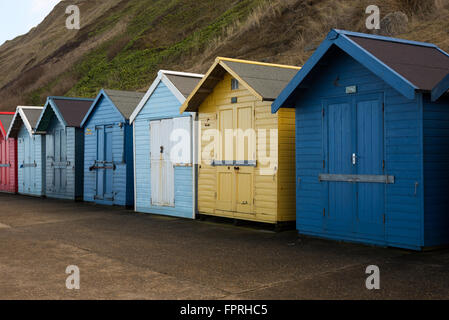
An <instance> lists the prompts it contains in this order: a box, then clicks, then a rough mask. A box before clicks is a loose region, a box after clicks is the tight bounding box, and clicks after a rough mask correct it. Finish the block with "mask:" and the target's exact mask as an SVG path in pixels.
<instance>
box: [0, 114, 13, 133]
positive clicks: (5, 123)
mask: <svg viewBox="0 0 449 320" xmlns="http://www.w3.org/2000/svg"><path fill="white" fill-rule="evenodd" d="M13 118H14V112H0V132H1V134H2V135H3V137H6V134H7V133H8V129H9V126H10V125H11V122H12V119H13Z"/></svg>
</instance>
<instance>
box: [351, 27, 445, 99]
mask: <svg viewBox="0 0 449 320" xmlns="http://www.w3.org/2000/svg"><path fill="white" fill-rule="evenodd" d="M348 38H349V39H351V40H352V41H354V42H355V43H357V44H358V45H359V46H361V47H362V48H364V49H365V50H367V51H368V52H369V53H371V54H372V55H374V56H375V57H376V58H378V59H379V60H380V61H382V62H383V63H384V64H386V65H388V66H389V67H390V68H391V69H393V70H394V71H396V72H397V73H399V74H400V75H402V76H403V77H404V78H406V79H407V80H408V81H410V82H411V83H413V84H414V85H415V86H416V87H417V88H418V89H420V90H425V91H431V90H432V89H433V88H435V86H436V85H437V84H438V83H439V82H440V81H441V80H442V79H443V78H444V77H445V76H446V75H447V74H449V56H448V55H447V54H445V53H444V52H442V51H441V50H439V49H438V48H437V47H434V46H423V45H418V44H410V43H406V42H395V41H386V40H384V39H373V38H366V37H362V36H357V35H351V36H348Z"/></svg>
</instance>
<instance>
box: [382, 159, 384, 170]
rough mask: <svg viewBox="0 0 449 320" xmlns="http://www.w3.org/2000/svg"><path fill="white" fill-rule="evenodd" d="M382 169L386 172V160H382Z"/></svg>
mask: <svg viewBox="0 0 449 320" xmlns="http://www.w3.org/2000/svg"><path fill="white" fill-rule="evenodd" d="M382 169H383V170H385V160H382Z"/></svg>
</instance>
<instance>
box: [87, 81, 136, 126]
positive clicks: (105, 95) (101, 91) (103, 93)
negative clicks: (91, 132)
mask: <svg viewBox="0 0 449 320" xmlns="http://www.w3.org/2000/svg"><path fill="white" fill-rule="evenodd" d="M101 97H105V98H106V99H108V100H109V102H111V104H112V105H113V106H114V108H115V109H116V110H117V112H118V113H119V114H120V116H121V117H122V120H123V122H126V121H127V119H126V117H125V116H124V115H123V114H122V112H121V111H120V110H118V109H117V107H116V106H115V103H114V102H113V101H112V100H111V98H109V97H108V95H107V93H106V92H105V90H104V89H101V90H100V92H99V93H98V95H97V97H96V98H95V100H94V102H92V105H91V106H90V108H89V111H87V113H86V115H85V116H84V119H83V121H82V122H81V126H80V128H84V126H85V124H86V122H87V120H88V119H89V117H90V115H91V114H92V112H93V111H94V109H95V106H96V105H97V103H98V101H100V99H101Z"/></svg>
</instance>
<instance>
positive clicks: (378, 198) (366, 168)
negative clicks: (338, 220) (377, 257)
mask: <svg viewBox="0 0 449 320" xmlns="http://www.w3.org/2000/svg"><path fill="white" fill-rule="evenodd" d="M382 103H383V96H382V95H377V94H375V95H366V96H360V97H357V98H356V110H355V111H356V113H357V132H356V136H357V152H356V154H357V165H356V166H355V167H356V170H357V174H359V175H384V174H385V172H384V169H383V159H384V120H383V111H382ZM356 188H357V197H356V199H357V230H356V233H357V234H358V235H360V236H362V237H366V238H369V239H372V240H377V241H380V242H382V241H385V224H384V221H383V218H384V214H385V188H386V185H385V184H379V183H359V184H357V185H356Z"/></svg>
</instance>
